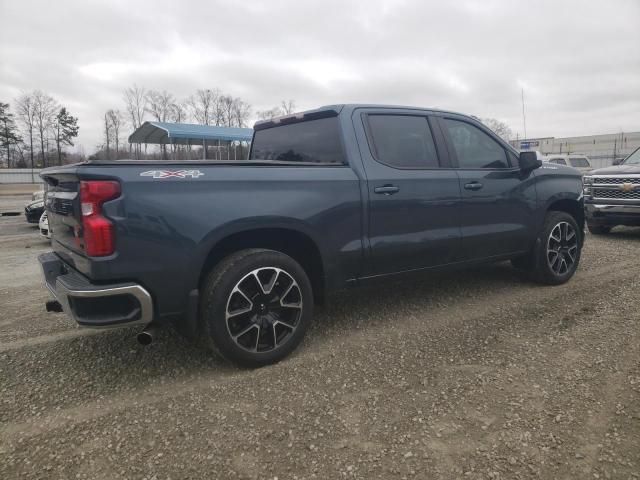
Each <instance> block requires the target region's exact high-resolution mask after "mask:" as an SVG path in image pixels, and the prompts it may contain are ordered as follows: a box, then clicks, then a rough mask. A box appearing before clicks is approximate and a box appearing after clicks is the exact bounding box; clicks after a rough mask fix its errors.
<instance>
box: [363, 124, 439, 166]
mask: <svg viewBox="0 0 640 480" xmlns="http://www.w3.org/2000/svg"><path fill="white" fill-rule="evenodd" d="M367 119H368V122H369V131H370V133H371V137H372V138H371V141H372V143H373V145H372V147H373V150H374V152H373V153H374V156H375V157H376V159H377V160H378V161H379V162H381V163H384V164H386V165H389V166H391V167H399V168H438V166H439V165H438V155H437V154H436V146H435V144H434V142H433V137H432V136H431V129H430V128H429V123H428V122H427V118H426V117H416V116H410V115H368V117H367Z"/></svg>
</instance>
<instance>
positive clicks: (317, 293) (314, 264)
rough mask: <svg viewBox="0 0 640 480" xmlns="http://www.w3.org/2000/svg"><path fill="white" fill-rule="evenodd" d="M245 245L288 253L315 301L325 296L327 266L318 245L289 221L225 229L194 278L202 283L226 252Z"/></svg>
mask: <svg viewBox="0 0 640 480" xmlns="http://www.w3.org/2000/svg"><path fill="white" fill-rule="evenodd" d="M247 248H265V249H268V250H275V251H278V252H282V253H284V254H286V255H289V256H290V257H291V258H293V259H294V260H295V261H296V262H298V263H299V264H300V266H301V267H302V268H303V269H304V271H305V272H306V273H307V275H308V276H309V280H310V282H311V286H312V288H313V295H314V299H315V301H316V302H318V303H321V302H322V301H323V300H324V296H325V291H326V270H325V263H324V260H323V259H324V255H323V254H322V252H321V247H320V246H319V244H318V242H316V241H315V240H314V239H313V237H312V235H311V234H310V233H309V232H307V231H304V230H303V229H300V228H296V227H294V226H292V225H286V226H285V225H279V226H267V225H264V226H256V227H251V228H243V229H237V230H233V231H230V232H226V234H225V235H223V236H220V238H217V239H216V240H215V241H214V242H212V244H211V246H210V247H209V248H208V250H207V251H206V254H205V255H204V259H203V261H201V266H200V270H199V275H198V279H197V283H198V286H199V285H201V283H202V281H203V279H204V277H205V276H206V274H207V272H209V271H210V270H211V269H212V268H213V267H214V266H215V265H217V264H218V263H219V262H220V260H222V259H223V258H225V257H226V256H228V255H230V254H232V253H235V252H237V251H240V250H245V249H247Z"/></svg>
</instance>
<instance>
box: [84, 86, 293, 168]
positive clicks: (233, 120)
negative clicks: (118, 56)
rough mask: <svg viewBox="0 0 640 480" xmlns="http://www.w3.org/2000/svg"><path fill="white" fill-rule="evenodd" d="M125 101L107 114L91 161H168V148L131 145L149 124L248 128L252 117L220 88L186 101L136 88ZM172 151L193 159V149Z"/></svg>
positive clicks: (277, 111) (288, 109)
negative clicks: (131, 137)
mask: <svg viewBox="0 0 640 480" xmlns="http://www.w3.org/2000/svg"><path fill="white" fill-rule="evenodd" d="M122 99H123V104H122V106H121V108H110V109H108V110H107V111H106V112H105V113H104V115H103V134H102V139H103V140H102V143H101V144H99V145H97V146H96V150H97V151H96V153H95V154H94V155H92V157H90V158H100V159H115V160H117V159H120V158H125V157H132V156H133V157H135V158H158V157H160V158H168V152H167V145H161V146H160V147H159V149H157V148H154V147H152V148H151V149H150V150H148V149H147V145H141V144H128V141H127V139H128V136H129V134H130V133H132V132H133V131H135V130H136V129H137V128H139V127H140V126H141V125H142V124H143V123H144V122H145V121H149V120H153V121H157V122H171V123H196V124H200V125H212V126H223V127H247V126H248V125H247V124H248V122H249V120H250V118H251V114H252V108H251V105H250V104H249V103H248V102H246V101H244V100H243V99H242V98H239V97H234V96H232V95H228V94H225V93H224V92H222V91H221V90H220V89H218V88H202V89H198V90H196V91H195V93H193V94H191V95H189V96H187V97H185V98H178V97H177V96H176V95H174V94H173V93H171V92H169V91H167V90H154V89H147V88H144V87H140V86H138V85H135V84H134V85H133V86H131V87H128V88H126V89H125V90H124V92H123V95H122ZM294 108H295V102H294V101H293V100H288V101H282V102H281V105H280V106H278V107H274V108H271V109H269V110H264V111H258V112H257V113H256V115H257V116H258V118H260V119H264V118H271V117H275V116H281V115H285V114H289V113H292V112H293V110H294ZM170 148H171V149H172V150H173V153H176V151H178V150H180V151H182V155H181V156H182V157H186V158H190V157H189V155H188V154H189V153H190V151H191V147H190V146H184V145H182V146H179V145H171V146H170ZM143 150H144V151H143Z"/></svg>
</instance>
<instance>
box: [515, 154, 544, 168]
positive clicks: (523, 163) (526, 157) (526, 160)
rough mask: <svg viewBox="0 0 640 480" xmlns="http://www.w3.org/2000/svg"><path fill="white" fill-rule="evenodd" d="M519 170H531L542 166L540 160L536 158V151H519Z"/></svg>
mask: <svg viewBox="0 0 640 480" xmlns="http://www.w3.org/2000/svg"><path fill="white" fill-rule="evenodd" d="M518 161H519V163H520V170H521V171H523V172H531V171H532V170H535V169H536V168H540V167H541V166H542V160H538V155H537V154H536V152H520V157H519V160H518Z"/></svg>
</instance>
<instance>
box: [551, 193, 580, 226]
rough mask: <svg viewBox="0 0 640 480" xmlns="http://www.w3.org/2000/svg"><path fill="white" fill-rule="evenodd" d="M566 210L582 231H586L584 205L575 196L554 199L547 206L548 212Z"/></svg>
mask: <svg viewBox="0 0 640 480" xmlns="http://www.w3.org/2000/svg"><path fill="white" fill-rule="evenodd" d="M550 211H556V212H565V213H568V214H569V215H571V216H572V217H573V218H574V219H575V220H576V223H577V224H578V227H579V228H580V231H581V232H582V231H584V225H585V215H584V205H583V203H582V201H581V200H578V199H575V198H560V199H556V200H554V201H552V202H551V203H550V204H549V206H548V207H547V212H550Z"/></svg>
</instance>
